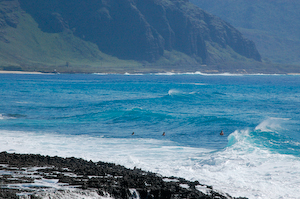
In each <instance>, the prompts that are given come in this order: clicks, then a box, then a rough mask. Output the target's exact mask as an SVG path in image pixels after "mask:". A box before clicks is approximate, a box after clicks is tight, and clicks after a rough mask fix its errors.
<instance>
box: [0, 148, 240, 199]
mask: <svg viewBox="0 0 300 199" xmlns="http://www.w3.org/2000/svg"><path fill="white" fill-rule="evenodd" d="M2 198H3V199H4V198H5V199H9V198H24V199H25V198H26V199H42V198H52V199H53V198H99V199H104V198H114V199H154V198H155V199H177V198H178V199H179V198H190V199H192V198H195V199H196V198H197V199H198V198H199V199H200V198H201V199H212V198H219V199H232V198H234V197H231V196H230V195H228V194H226V193H222V192H220V191H216V190H214V189H213V187H212V186H208V185H204V184H201V183H200V182H198V181H195V182H191V181H187V180H185V179H182V178H176V177H163V176H160V175H158V174H155V173H151V172H147V171H142V170H141V169H137V168H134V169H127V168H125V167H123V166H120V165H115V164H112V163H104V162H92V161H86V160H83V159H78V158H74V157H71V158H60V157H56V156H55V157H50V156H42V155H33V154H15V153H13V154H12V153H7V152H1V153H0V199H2ZM239 199H245V198H242V197H239Z"/></svg>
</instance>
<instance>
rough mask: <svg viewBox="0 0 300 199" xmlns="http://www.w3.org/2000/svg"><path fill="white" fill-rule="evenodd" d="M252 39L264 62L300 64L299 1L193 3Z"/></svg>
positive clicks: (215, 0)
mask: <svg viewBox="0 0 300 199" xmlns="http://www.w3.org/2000/svg"><path fill="white" fill-rule="evenodd" d="M191 2H192V3H194V4H195V5H197V6H199V7H200V8H202V9H205V10H207V11H208V12H210V13H213V14H215V15H217V16H219V17H221V18H222V19H224V20H225V21H228V22H229V23H231V24H232V25H234V26H235V27H237V29H238V30H240V31H241V32H242V33H243V34H244V35H245V36H246V37H248V38H250V39H251V40H253V41H254V42H255V43H256V45H257V48H258V50H259V52H260V53H261V55H262V57H263V58H264V60H265V61H272V62H275V63H289V64H300V23H299V22H300V12H299V9H300V1H296V0H251V1H249V0H210V1H207V0H191Z"/></svg>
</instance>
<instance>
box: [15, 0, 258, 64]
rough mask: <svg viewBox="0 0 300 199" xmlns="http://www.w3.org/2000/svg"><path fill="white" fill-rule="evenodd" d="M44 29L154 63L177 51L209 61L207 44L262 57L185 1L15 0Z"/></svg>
mask: <svg viewBox="0 0 300 199" xmlns="http://www.w3.org/2000/svg"><path fill="white" fill-rule="evenodd" d="M19 2H20V4H21V8H22V9H23V10H25V11H26V12H27V13H29V14H30V15H32V16H33V17H34V19H35V20H36V21H37V22H38V24H39V27H40V28H41V30H42V31H44V32H49V33H57V32H62V31H71V32H73V34H74V35H75V36H77V37H79V38H81V39H84V40H87V41H91V42H93V43H96V44H97V45H98V47H99V49H100V50H101V51H102V52H104V53H107V54H110V55H114V56H117V57H119V58H121V59H134V60H139V61H142V60H146V61H149V62H153V61H155V60H157V59H159V58H160V57H161V56H163V54H164V50H169V51H171V50H177V51H180V52H183V53H185V54H187V55H189V56H192V57H195V58H196V59H197V60H199V62H200V63H210V62H211V61H212V60H211V56H210V53H209V52H208V48H207V42H209V43H216V44H217V45H219V46H220V47H222V48H226V46H230V47H231V48H232V49H233V50H234V51H235V52H237V53H238V54H240V55H242V56H245V57H247V58H252V59H254V60H257V61H260V60H261V57H260V55H259V53H258V51H257V50H256V47H255V45H254V43H253V42H252V41H249V40H247V39H245V38H244V37H243V36H242V35H241V33H240V32H238V31H237V30H236V29H234V28H233V27H232V26H231V25H229V24H228V23H226V22H224V21H222V20H221V19H219V18H217V17H215V16H212V15H210V14H208V13H206V12H204V11H203V10H201V9H200V8H197V7H196V6H193V5H192V4H190V3H189V2H188V0H172V1H171V0H102V1H101V0H86V1H81V0H39V1H36V0H19Z"/></svg>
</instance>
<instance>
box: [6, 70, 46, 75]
mask: <svg viewBox="0 0 300 199" xmlns="http://www.w3.org/2000/svg"><path fill="white" fill-rule="evenodd" d="M0 74H45V73H41V72H26V71H4V70H0Z"/></svg>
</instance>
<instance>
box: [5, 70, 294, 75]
mask: <svg viewBox="0 0 300 199" xmlns="http://www.w3.org/2000/svg"><path fill="white" fill-rule="evenodd" d="M206 72H207V71H205V72H203V73H202V72H199V71H197V72H194V73H193V72H174V71H172V72H157V73H143V72H139V73H128V72H125V73H109V72H107V73H77V74H98V75H99V74H101V75H109V74H123V75H146V74H160V75H171V74H173V75H174V74H202V75H300V73H282V74H280V73H274V74H273V73H226V72H225V73H222V72H215V71H214V73H206ZM0 74H20V75H26V74H27V75H45V74H46V75H49V74H59V73H48V72H30V71H4V70H0ZM62 74H76V73H62Z"/></svg>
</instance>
